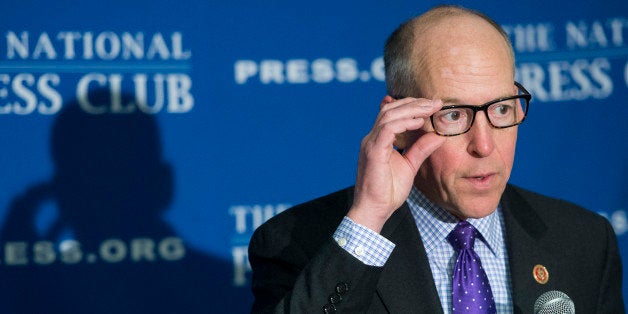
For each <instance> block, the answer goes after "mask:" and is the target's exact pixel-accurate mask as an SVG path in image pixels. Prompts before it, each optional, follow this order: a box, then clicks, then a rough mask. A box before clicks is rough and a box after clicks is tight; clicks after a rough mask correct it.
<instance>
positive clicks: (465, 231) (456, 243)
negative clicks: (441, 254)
mask: <svg viewBox="0 0 628 314" xmlns="http://www.w3.org/2000/svg"><path fill="white" fill-rule="evenodd" d="M477 236H478V230H477V229H475V227H473V226H472V225H471V224H470V223H468V222H467V221H461V222H459V223H458V224H457V225H456V228H454V230H453V231H451V233H449V235H448V236H447V241H449V243H451V245H452V246H453V247H454V248H455V249H456V250H462V249H473V244H474V243H475V238H476V237H477Z"/></svg>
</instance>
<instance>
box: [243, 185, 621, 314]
mask: <svg viewBox="0 0 628 314" xmlns="http://www.w3.org/2000/svg"><path fill="white" fill-rule="evenodd" d="M352 199H353V189H346V190H342V191H339V192H336V193H334V194H331V195H328V196H325V197H322V198H319V199H316V200H313V201H310V202H307V203H305V204H302V205H299V206H296V207H294V208H292V209H289V210H287V211H285V212H283V213H282V214H279V215H278V216H276V217H274V218H273V219H271V220H269V221H268V222H267V223H265V224H264V225H262V226H261V227H260V228H258V230H257V231H256V232H255V234H254V235H253V238H252V239H251V243H250V246H249V259H250V262H251V266H252V268H253V285H252V289H253V293H254V295H255V303H254V306H253V312H279V313H283V312H291V313H321V312H322V309H323V307H324V306H326V305H327V306H328V307H329V304H330V298H333V299H334V300H333V301H334V302H333V303H334V307H335V308H336V309H337V311H338V312H340V313H365V312H366V313H441V312H442V311H443V310H442V308H441V304H440V300H439V298H438V294H437V292H436V287H435V285H434V280H433V277H432V274H431V271H430V267H429V262H428V259H427V255H426V253H425V250H424V248H423V245H422V242H421V238H420V236H419V233H418V230H417V228H416V224H415V223H414V220H413V218H412V215H411V214H410V209H409V207H408V205H407V204H404V205H403V206H402V207H400V208H399V209H398V210H397V211H396V212H395V213H394V214H393V215H392V216H391V217H390V219H389V220H388V221H387V222H386V224H385V226H384V228H383V230H382V233H381V234H382V235H383V236H385V237H386V238H388V239H389V240H391V241H392V242H393V243H395V244H396V247H395V249H394V250H393V252H392V254H391V256H390V258H389V259H388V261H387V263H386V264H385V265H384V266H383V267H371V266H366V265H364V264H363V263H361V262H360V261H358V260H357V259H355V258H354V257H353V256H351V255H350V254H348V253H347V252H345V251H344V250H343V249H342V248H340V247H339V246H338V245H337V244H336V243H335V241H334V240H333V239H332V234H333V233H334V231H335V230H336V228H337V227H338V224H339V223H340V221H341V220H342V218H343V217H344V216H345V214H346V212H347V210H348V209H349V207H350V206H351V202H352ZM501 204H502V208H503V212H504V220H505V223H506V242H507V243H506V245H507V248H508V256H509V265H510V274H511V280H512V298H513V303H514V304H513V305H514V312H515V313H533V311H534V302H535V301H536V299H537V298H538V297H539V296H540V295H541V294H543V293H544V292H547V291H550V290H559V291H562V292H564V293H566V294H567V295H568V296H569V297H570V298H571V299H572V300H573V301H574V303H575V307H576V310H577V313H624V303H623V299H622V291H621V284H622V274H621V272H622V269H621V261H620V258H619V253H618V250H617V242H616V238H615V234H614V232H613V229H612V227H611V226H610V224H609V223H608V222H607V221H606V219H604V218H603V217H601V216H599V215H597V214H595V213H592V212H590V211H587V210H585V209H583V208H581V207H578V206H576V205H573V204H571V203H567V202H564V201H560V200H556V199H552V198H548V197H544V196H541V195H538V194H534V193H532V192H529V191H525V190H523V189H520V188H517V187H514V186H511V185H509V186H508V187H507V188H506V191H505V192H504V194H503V196H502V200H501ZM537 264H540V265H543V266H545V267H546V269H547V271H548V273H549V281H548V282H547V283H546V284H540V283H538V282H537V281H536V280H535V279H534V277H533V274H532V269H533V268H534V266H535V265H537ZM337 289H338V290H337ZM336 290H337V291H336ZM338 292H340V293H338Z"/></svg>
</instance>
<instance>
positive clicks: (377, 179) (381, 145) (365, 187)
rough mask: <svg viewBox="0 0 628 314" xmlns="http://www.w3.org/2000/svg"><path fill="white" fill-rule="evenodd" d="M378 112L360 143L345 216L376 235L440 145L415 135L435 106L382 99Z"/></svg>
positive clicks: (418, 100) (418, 101)
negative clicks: (353, 184) (352, 191)
mask: <svg viewBox="0 0 628 314" xmlns="http://www.w3.org/2000/svg"><path fill="white" fill-rule="evenodd" d="M380 106H381V107H380V112H379V115H378V116H377V119H376V121H375V125H374V126H373V129H371V131H370V132H369V134H367V135H366V137H364V139H363V140H362V145H361V147H360V157H359V160H358V175H357V179H356V184H355V196H354V200H353V206H352V207H351V209H350V210H349V212H348V213H347V217H349V218H351V220H353V221H354V222H356V223H359V224H362V225H364V226H366V227H368V228H370V229H371V230H374V231H376V232H380V231H381V229H382V227H383V226H384V223H385V222H386V220H388V218H389V217H390V216H391V215H392V214H393V212H394V211H395V210H396V209H397V208H399V207H400V206H401V205H402V204H403V202H405V201H406V198H408V195H409V194H410V190H411V189H412V182H413V181H414V177H415V176H416V174H417V171H418V170H419V168H420V167H421V164H423V162H424V161H425V159H426V158H427V157H428V156H429V155H431V154H432V153H433V152H434V151H435V150H436V149H437V148H438V147H440V145H442V144H443V143H444V141H445V139H444V138H443V137H441V136H438V135H436V134H435V133H431V132H430V133H426V132H423V131H422V130H420V128H421V127H423V125H424V124H425V123H429V121H428V119H429V117H430V116H431V115H432V114H433V113H434V112H436V111H438V110H439V109H440V108H441V107H442V102H441V101H440V100H429V99H422V98H404V99H401V100H395V99H393V98H392V97H390V96H386V97H384V99H383V100H382V103H381V105H380ZM393 146H396V147H398V148H400V149H403V152H402V153H400V152H398V151H397V150H395V149H394V147H393Z"/></svg>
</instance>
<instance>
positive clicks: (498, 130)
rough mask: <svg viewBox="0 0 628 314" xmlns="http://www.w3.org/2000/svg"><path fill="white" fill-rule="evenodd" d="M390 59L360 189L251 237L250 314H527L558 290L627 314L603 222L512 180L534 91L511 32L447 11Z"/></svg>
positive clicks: (296, 211) (395, 41) (409, 33)
mask: <svg viewBox="0 0 628 314" xmlns="http://www.w3.org/2000/svg"><path fill="white" fill-rule="evenodd" d="M384 59H385V65H386V84H387V88H388V94H389V96H386V97H384V99H383V100H382V103H381V109H380V113H379V115H378V117H377V119H376V121H375V125H374V126H373V128H372V130H371V131H370V133H369V134H367V135H366V137H365V138H364V139H363V141H362V146H361V150H360V158H359V161H358V176H357V180H356V185H355V187H354V188H350V189H347V190H343V191H339V192H336V193H334V194H331V195H328V196H325V197H323V198H320V199H317V200H314V201H310V202H308V203H305V204H302V205H299V206H296V207H295V208H293V209H290V210H288V211H286V212H284V213H282V214H280V215H278V216H277V217H275V218H273V219H272V220H270V221H269V222H267V223H266V224H264V225H263V226H262V227H260V228H259V229H258V230H257V231H256V232H255V234H254V236H253V238H252V240H251V244H250V247H249V258H250V262H251V266H252V268H253V287H252V288H253V293H254V294H255V304H254V307H253V311H254V312H293V313H316V312H321V311H322V312H324V313H330V312H336V311H337V312H345V313H362V312H368V313H440V312H445V313H450V312H453V313H458V312H459V311H461V310H462V312H468V313H496V312H497V313H512V312H514V313H532V312H533V311H534V303H535V301H536V300H537V299H538V298H539V296H541V295H542V294H544V293H545V292H547V291H553V290H556V291H561V292H563V293H564V294H566V295H567V296H568V297H569V298H571V299H572V300H573V303H574V304H575V308H576V309H577V310H578V312H579V313H623V312H624V305H623V300H622V295H621V278H622V276H621V262H620V259H619V254H618V250H617V243H616V239H615V235H614V233H613V230H612V228H611V227H610V225H609V224H608V222H607V221H606V220H605V219H603V218H602V217H600V216H598V215H596V214H594V213H591V212H589V211H586V210H585V209H582V208H580V207H578V206H576V205H573V204H570V203H567V202H564V201H559V200H555V199H550V198H547V197H544V196H541V195H538V194H535V193H532V192H528V191H525V190H522V189H520V188H517V187H514V186H511V185H509V184H508V179H509V176H510V172H511V169H512V165H513V160H514V152H515V146H516V139H517V128H518V126H517V125H518V124H520V123H521V122H523V119H524V118H525V115H526V113H527V108H528V102H529V100H530V97H531V96H530V95H529V94H528V92H527V91H526V90H525V88H523V86H521V85H519V84H518V83H514V84H513V82H514V53H513V50H512V46H511V44H510V42H509V40H508V36H507V35H506V34H505V33H504V32H503V31H502V30H501V28H500V27H499V26H498V25H497V24H496V23H495V22H494V21H492V20H491V19H490V18H488V17H486V16H484V15H483V14H481V13H478V12H474V11H470V10H467V9H464V8H460V7H453V6H440V7H436V8H434V9H432V10H430V11H428V12H426V13H425V14H423V15H422V16H420V17H418V18H414V19H412V20H410V21H408V22H406V23H404V24H402V25H401V26H400V27H399V28H398V29H397V30H396V31H395V32H394V33H393V34H392V35H391V36H390V38H389V39H388V41H387V43H386V47H385V53H384ZM461 243H464V245H463V244H461ZM467 270H468V271H469V273H467V272H466V271H467ZM471 273H472V274H473V275H470V274H471ZM478 280H479V281H478ZM478 286H481V287H482V288H481V289H477V288H475V287H478Z"/></svg>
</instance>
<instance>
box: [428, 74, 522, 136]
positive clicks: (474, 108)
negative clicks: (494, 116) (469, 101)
mask: <svg viewBox="0 0 628 314" xmlns="http://www.w3.org/2000/svg"><path fill="white" fill-rule="evenodd" d="M515 86H516V87H517V88H519V90H520V91H521V94H519V95H514V96H508V97H503V98H499V99H495V100H491V101H489V102H487V103H485V104H482V105H480V106H475V105H451V106H444V107H442V108H441V109H440V110H439V111H442V110H449V109H455V108H468V109H471V111H473V117H471V124H469V127H467V129H466V130H465V131H464V132H461V133H455V134H441V133H439V132H438V131H437V130H436V127H435V126H434V116H433V115H432V116H430V122H431V123H432V128H433V129H434V133H436V134H438V135H440V136H446V137H450V136H457V135H461V134H465V133H467V132H469V130H471V128H472V127H473V123H474V122H475V114H476V113H477V112H478V111H483V112H484V114H485V115H486V120H488V123H489V124H490V125H491V127H493V128H495V129H505V128H510V127H513V126H515V125H519V124H521V123H523V121H524V120H525V119H526V117H527V116H528V109H529V108H530V100H531V99H532V95H530V93H529V92H528V90H526V89H525V87H523V85H521V84H520V83H519V82H516V81H515ZM511 99H525V101H526V103H525V108H524V112H523V118H522V119H521V121H519V122H516V123H514V124H511V125H507V126H496V125H494V124H493V122H491V118H490V117H489V115H488V112H487V110H488V107H490V106H491V105H493V104H496V103H498V102H502V101H506V100H511Z"/></svg>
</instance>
